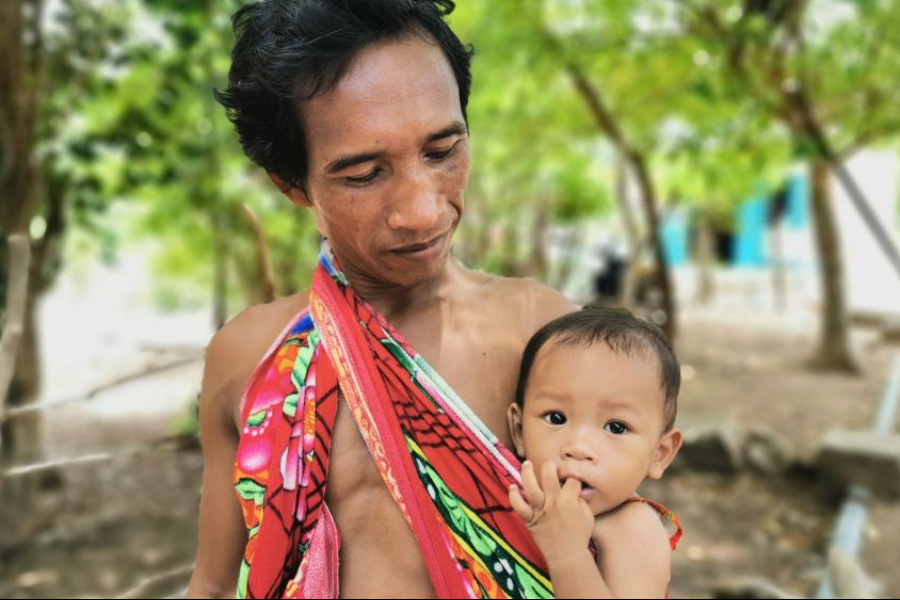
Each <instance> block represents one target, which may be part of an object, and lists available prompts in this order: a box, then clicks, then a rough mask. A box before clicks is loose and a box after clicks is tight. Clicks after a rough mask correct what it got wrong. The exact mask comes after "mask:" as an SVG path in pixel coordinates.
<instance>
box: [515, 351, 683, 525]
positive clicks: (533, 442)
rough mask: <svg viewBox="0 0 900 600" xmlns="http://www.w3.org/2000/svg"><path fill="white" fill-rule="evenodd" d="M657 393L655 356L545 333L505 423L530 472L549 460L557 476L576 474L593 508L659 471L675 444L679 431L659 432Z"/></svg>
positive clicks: (600, 508) (610, 504) (617, 499)
mask: <svg viewBox="0 0 900 600" xmlns="http://www.w3.org/2000/svg"><path fill="white" fill-rule="evenodd" d="M663 401H664V396H663V390H662V386H661V385H660V374H659V366H658V363H657V361H656V359H655V358H654V357H653V356H648V357H646V358H644V357H642V356H640V355H635V356H626V355H624V354H616V353H615V352H613V351H612V350H610V349H609V347H608V346H606V345H605V344H594V345H592V346H590V347H585V346H562V345H558V344H556V343H555V342H552V341H551V342H548V343H547V345H545V346H544V347H543V348H541V350H540V352H539V353H538V355H537V358H536V360H535V362H534V365H533V367H532V371H531V375H530V377H529V381H528V388H527V390H526V393H525V407H524V409H519V407H518V406H517V405H513V406H512V407H511V408H510V429H511V430H512V431H511V433H512V437H513V442H514V444H515V446H516V451H517V452H518V453H519V455H520V456H523V457H524V458H527V459H528V460H530V461H531V462H532V463H534V468H535V472H536V473H541V472H542V471H541V469H542V466H543V464H544V463H545V462H548V461H552V462H553V463H555V464H556V466H557V469H558V476H559V480H560V484H562V483H564V482H565V480H566V479H570V478H574V479H578V480H580V481H581V482H582V491H581V496H582V498H584V499H585V500H586V501H587V503H588V505H589V506H590V507H591V510H592V511H593V513H594V514H595V515H599V514H601V513H604V512H606V511H609V510H611V509H613V508H615V507H616V506H618V505H619V504H621V503H622V502H623V501H624V500H625V499H626V498H628V497H629V496H631V495H632V494H633V493H634V492H635V490H637V488H638V486H639V485H640V483H641V482H642V481H643V480H644V478H645V477H648V476H649V477H652V478H654V479H657V478H659V477H660V476H662V474H663V472H664V471H665V469H666V467H668V466H669V463H671V461H672V459H673V458H674V457H675V454H676V453H677V452H678V449H679V447H680V446H681V433H680V432H678V430H671V431H668V432H665V433H663V425H664V423H663V419H664V417H663Z"/></svg>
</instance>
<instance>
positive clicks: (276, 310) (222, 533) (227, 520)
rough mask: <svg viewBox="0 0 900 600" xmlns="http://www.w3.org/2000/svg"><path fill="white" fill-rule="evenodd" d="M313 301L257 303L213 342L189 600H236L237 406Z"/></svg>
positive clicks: (240, 537)
mask: <svg viewBox="0 0 900 600" xmlns="http://www.w3.org/2000/svg"><path fill="white" fill-rule="evenodd" d="M308 302H309V296H308V294H305V293H304V294H295V295H293V296H289V297H287V298H283V299H280V300H277V301H275V302H272V303H271V304H264V305H256V306H251V307H250V308H248V309H246V310H245V311H243V312H242V313H241V314H240V315H238V316H237V317H235V318H234V319H233V320H231V321H229V322H228V323H227V324H226V325H225V326H224V327H223V328H222V329H221V331H219V332H218V333H217V334H216V335H215V336H214V337H213V339H212V342H210V345H209V349H208V350H207V353H206V369H205V371H204V373H203V387H202V391H201V392H200V442H201V444H202V446H203V460H204V466H203V491H202V493H201V496H200V541H199V545H198V548H197V564H196V565H195V567H194V574H193V576H192V577H191V584H190V586H189V587H188V593H187V597H188V598H234V596H235V591H236V589H237V580H238V573H239V571H240V565H241V558H242V555H243V551H244V547H245V545H246V543H247V529H246V527H245V525H244V517H243V514H242V512H241V507H240V504H239V502H238V499H237V494H236V492H235V490H234V482H233V476H234V461H235V456H236V454H237V448H238V442H239V441H240V437H239V434H238V432H239V427H240V423H239V421H240V415H239V414H238V403H239V402H240V398H241V396H242V395H243V393H244V388H245V387H246V386H247V383H248V382H249V380H250V377H251V376H252V374H253V371H254V370H255V369H256V366H257V364H258V363H259V361H260V360H261V359H262V358H263V357H264V355H265V353H266V351H267V350H268V349H269V346H271V344H272V343H273V342H274V341H275V339H276V338H277V337H278V335H279V334H280V333H281V332H282V330H283V329H284V328H285V327H286V326H287V324H288V323H289V322H290V321H291V319H292V318H293V317H294V316H295V315H297V314H298V313H299V312H300V311H301V310H303V309H304V308H305V307H306V306H307V304H308Z"/></svg>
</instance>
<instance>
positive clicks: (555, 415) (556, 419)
mask: <svg viewBox="0 0 900 600" xmlns="http://www.w3.org/2000/svg"><path fill="white" fill-rule="evenodd" d="M544 420H545V421H546V422H548V423H550V424H551V425H565V423H566V415H564V414H562V413H561V412H550V413H547V414H546V415H544Z"/></svg>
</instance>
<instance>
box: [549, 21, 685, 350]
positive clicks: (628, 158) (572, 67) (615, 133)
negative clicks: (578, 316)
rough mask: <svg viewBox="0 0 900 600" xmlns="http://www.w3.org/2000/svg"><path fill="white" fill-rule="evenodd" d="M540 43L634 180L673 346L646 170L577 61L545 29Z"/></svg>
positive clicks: (668, 282)
mask: <svg viewBox="0 0 900 600" xmlns="http://www.w3.org/2000/svg"><path fill="white" fill-rule="evenodd" d="M541 34H542V36H543V37H544V40H545V41H546V42H547V44H548V46H549V47H550V50H551V51H552V52H554V53H555V54H557V55H558V56H559V57H560V59H561V60H562V61H563V64H564V65H565V69H566V71H567V72H568V74H569V78H570V79H571V80H572V84H573V85H574V86H575V90H576V91H577V92H578V94H579V95H580V96H581V98H582V99H583V100H584V102H585V104H586V105H587V109H588V110H589V111H590V113H591V116H592V117H593V119H594V121H595V123H596V124H597V127H598V129H600V131H602V132H603V134H604V135H605V136H606V137H607V138H608V139H609V141H610V143H612V144H613V146H615V148H616V151H617V152H619V153H620V155H621V156H622V157H623V159H624V160H625V162H626V163H627V165H628V167H629V168H630V170H631V172H632V173H633V174H634V176H635V177H636V178H637V184H638V189H639V190H640V192H641V203H642V205H643V208H644V217H645V218H646V219H647V239H648V240H649V241H650V244H651V248H652V250H653V258H654V262H655V263H656V264H655V267H656V283H657V285H658V286H659V288H660V291H661V292H662V310H663V311H664V312H665V321H664V322H663V323H662V326H663V330H664V331H665V332H666V335H668V336H669V339H670V340H672V342H673V343H674V341H675V335H676V333H677V330H678V328H677V326H676V324H677V320H676V315H675V298H674V293H673V289H672V278H671V274H670V272H669V267H668V265H667V264H666V260H665V256H664V255H663V248H662V243H661V242H660V240H659V231H660V228H659V215H658V213H657V206H658V203H657V199H656V190H655V188H654V186H653V180H652V178H651V177H650V168H649V166H648V165H647V161H646V159H645V158H644V156H643V155H642V154H641V153H640V152H639V151H638V150H636V149H635V147H634V145H633V144H632V143H631V141H630V140H629V139H628V138H627V137H626V135H625V132H624V131H623V130H622V128H621V127H620V125H619V122H618V121H617V120H616V118H615V116H614V115H613V113H612V112H611V111H610V109H609V106H608V105H607V103H606V99H605V98H604V97H603V95H602V94H601V92H600V89H599V88H598V86H596V85H594V83H593V81H592V80H591V79H590V78H589V77H588V76H587V74H586V73H585V72H584V71H583V70H582V69H581V67H580V66H579V65H578V63H577V62H575V61H573V60H569V58H568V56H567V55H566V52H565V50H564V48H563V46H562V44H561V43H560V41H559V40H558V39H556V37H555V36H554V35H553V34H552V33H550V32H549V31H547V30H542V31H541Z"/></svg>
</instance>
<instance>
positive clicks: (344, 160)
mask: <svg viewBox="0 0 900 600" xmlns="http://www.w3.org/2000/svg"><path fill="white" fill-rule="evenodd" d="M466 132H467V130H466V125H465V123H462V122H460V121H457V122H455V123H453V124H452V125H448V126H447V127H444V128H443V129H441V130H440V131H436V132H434V133H432V134H430V135H429V136H428V138H427V139H426V143H431V142H434V141H437V140H441V139H444V138H447V137H450V136H453V135H463V134H465V133H466ZM383 155H384V152H364V153H362V154H346V155H344V156H339V157H337V158H336V159H334V160H333V161H331V162H330V163H328V165H327V166H326V167H325V172H326V173H329V174H334V173H339V172H340V171H343V170H344V169H346V168H348V167H352V166H353V165H358V164H359V163H364V162H368V161H370V160H375V159H376V158H381V157H382V156H383Z"/></svg>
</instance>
